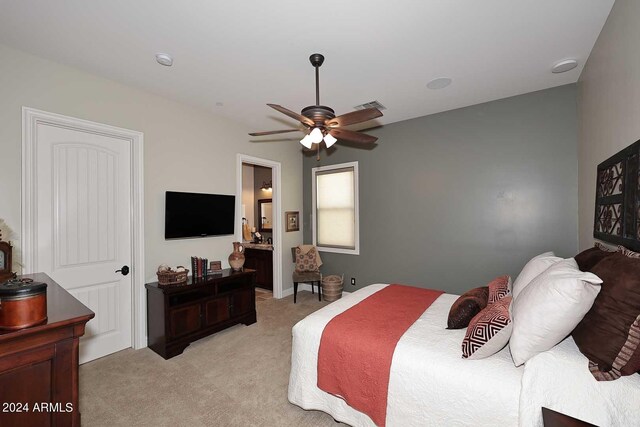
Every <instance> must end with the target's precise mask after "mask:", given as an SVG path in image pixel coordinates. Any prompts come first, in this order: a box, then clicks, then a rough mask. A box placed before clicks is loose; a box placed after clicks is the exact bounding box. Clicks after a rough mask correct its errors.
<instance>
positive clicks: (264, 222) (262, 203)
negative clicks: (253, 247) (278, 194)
mask: <svg viewBox="0 0 640 427" xmlns="http://www.w3.org/2000/svg"><path fill="white" fill-rule="evenodd" d="M272 206H273V205H272V203H271V199H260V200H258V212H259V217H258V221H257V222H258V230H260V231H271V230H272V228H273V209H272Z"/></svg>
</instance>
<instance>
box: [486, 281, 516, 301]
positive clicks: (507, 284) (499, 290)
mask: <svg viewBox="0 0 640 427" xmlns="http://www.w3.org/2000/svg"><path fill="white" fill-rule="evenodd" d="M510 293H511V276H507V275H505V276H500V277H496V278H495V279H493V280H492V281H491V282H489V304H493V303H494V302H498V301H500V300H501V299H502V298H504V297H506V296H507V295H509V294H510Z"/></svg>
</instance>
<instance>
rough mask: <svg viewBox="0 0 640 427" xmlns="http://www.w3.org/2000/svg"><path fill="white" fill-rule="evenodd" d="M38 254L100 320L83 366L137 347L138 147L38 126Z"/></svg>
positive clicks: (83, 347)
mask: <svg viewBox="0 0 640 427" xmlns="http://www.w3.org/2000/svg"><path fill="white" fill-rule="evenodd" d="M36 130H37V132H36V135H37V136H36V141H35V143H36V145H35V154H36V158H37V163H36V185H37V206H36V209H35V211H36V212H37V228H36V236H37V239H36V240H37V253H36V256H35V263H34V271H42V272H45V273H47V274H49V275H50V276H51V277H52V278H53V279H54V280H55V281H57V282H58V283H59V284H60V285H61V286H63V287H64V288H65V289H67V290H68V291H69V292H70V293H71V294H72V295H74V296H75V297H76V298H78V299H79V300H80V301H82V302H83V303H84V304H85V305H86V306H88V307H89V308H90V309H91V310H93V311H94V312H95V313H96V317H95V318H94V319H93V320H91V321H89V323H88V324H87V333H86V334H85V336H84V337H82V338H81V341H80V362H81V363H84V362H87V361H89V360H93V359H96V358H98V357H102V356H105V355H107V354H110V353H113V352H116V351H119V350H122V349H124V348H127V347H130V346H131V324H132V317H131V275H128V276H122V275H121V274H120V273H116V272H115V271H116V270H118V269H120V268H121V267H122V266H123V265H128V266H130V267H131V238H132V237H131V141H129V140H127V139H122V138H119V137H115V136H108V135H103V134H100V133H97V132H94V131H89V130H86V131H85V130H83V129H82V128H80V127H79V128H69V127H65V126H57V125H53V124H49V123H43V122H38V124H37V129H36Z"/></svg>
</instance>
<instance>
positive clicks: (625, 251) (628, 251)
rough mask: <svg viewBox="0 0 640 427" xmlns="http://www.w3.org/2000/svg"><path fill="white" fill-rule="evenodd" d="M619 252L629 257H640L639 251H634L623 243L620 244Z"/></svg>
mask: <svg viewBox="0 0 640 427" xmlns="http://www.w3.org/2000/svg"><path fill="white" fill-rule="evenodd" d="M618 252H620V253H622V255H624V256H628V257H629V258H640V253H639V252H634V251H632V250H631V249H627V248H625V247H624V246H622V245H618Z"/></svg>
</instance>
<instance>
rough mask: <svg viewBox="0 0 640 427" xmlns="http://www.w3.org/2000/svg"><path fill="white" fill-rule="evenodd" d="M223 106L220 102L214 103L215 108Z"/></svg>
mask: <svg viewBox="0 0 640 427" xmlns="http://www.w3.org/2000/svg"><path fill="white" fill-rule="evenodd" d="M223 105H224V103H222V102H216V107H222V106H223Z"/></svg>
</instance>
